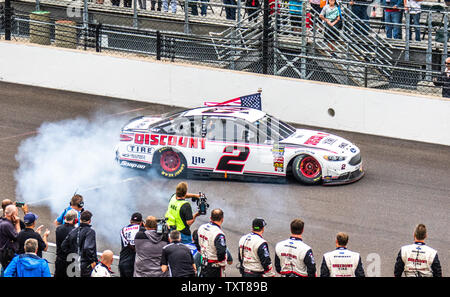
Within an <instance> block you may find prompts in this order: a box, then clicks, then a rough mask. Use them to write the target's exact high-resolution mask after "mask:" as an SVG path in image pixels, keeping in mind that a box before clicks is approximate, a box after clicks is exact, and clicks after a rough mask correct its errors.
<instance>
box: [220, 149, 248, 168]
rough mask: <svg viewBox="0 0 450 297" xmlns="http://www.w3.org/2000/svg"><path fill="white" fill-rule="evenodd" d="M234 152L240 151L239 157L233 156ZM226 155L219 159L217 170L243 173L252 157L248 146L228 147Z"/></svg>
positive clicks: (225, 151)
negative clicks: (249, 158) (249, 156)
mask: <svg viewBox="0 0 450 297" xmlns="http://www.w3.org/2000/svg"><path fill="white" fill-rule="evenodd" d="M234 151H239V154H238V155H233V153H234ZM223 153H224V155H223V156H222V157H221V158H220V159H219V163H217V166H216V170H218V171H231V172H242V171H244V166H245V162H246V161H247V159H248V155H250V148H248V147H246V146H235V145H229V146H226V147H225V148H224V150H223Z"/></svg>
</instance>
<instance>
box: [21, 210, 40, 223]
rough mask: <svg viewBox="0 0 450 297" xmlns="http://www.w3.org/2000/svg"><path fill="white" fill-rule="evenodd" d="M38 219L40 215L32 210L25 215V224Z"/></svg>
mask: <svg viewBox="0 0 450 297" xmlns="http://www.w3.org/2000/svg"><path fill="white" fill-rule="evenodd" d="M37 219H38V216H37V215H35V214H34V213H32V212H29V213H27V214H26V215H25V216H24V217H23V222H24V223H25V224H33V223H34V221H36V220H37Z"/></svg>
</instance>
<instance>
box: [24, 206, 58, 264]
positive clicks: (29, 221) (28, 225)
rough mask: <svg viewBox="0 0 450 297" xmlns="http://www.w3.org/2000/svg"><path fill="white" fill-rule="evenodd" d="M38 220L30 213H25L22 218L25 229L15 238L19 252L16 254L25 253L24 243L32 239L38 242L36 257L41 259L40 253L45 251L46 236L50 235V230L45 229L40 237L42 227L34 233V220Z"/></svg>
mask: <svg viewBox="0 0 450 297" xmlns="http://www.w3.org/2000/svg"><path fill="white" fill-rule="evenodd" d="M37 219H38V216H37V215H35V214H34V213H32V212H29V213H27V214H26V215H25V216H24V217H23V222H24V223H25V229H23V230H22V231H20V232H19V235H18V236H17V243H18V245H19V250H18V251H17V253H18V254H23V253H25V250H24V247H25V241H26V240H27V239H28V238H34V239H36V240H37V242H38V250H37V253H36V254H37V255H38V257H40V258H42V252H43V251H46V250H47V248H48V240H47V238H48V235H49V234H50V230H48V229H46V230H45V232H44V235H43V236H42V237H41V231H42V228H43V227H44V226H43V225H41V226H39V227H38V228H37V229H36V231H34V228H35V227H36V220H37Z"/></svg>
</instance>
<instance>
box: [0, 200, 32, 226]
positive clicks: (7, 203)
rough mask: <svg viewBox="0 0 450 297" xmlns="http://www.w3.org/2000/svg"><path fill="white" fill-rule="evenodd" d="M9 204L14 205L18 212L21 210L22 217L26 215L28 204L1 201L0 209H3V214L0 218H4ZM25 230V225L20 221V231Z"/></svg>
mask: <svg viewBox="0 0 450 297" xmlns="http://www.w3.org/2000/svg"><path fill="white" fill-rule="evenodd" d="M11 204H15V205H16V207H17V208H18V209H19V208H20V210H22V212H23V215H24V216H25V215H26V214H27V213H28V204H26V203H23V202H17V201H16V202H15V203H14V202H13V201H12V200H11V199H3V200H2V209H3V213H2V217H5V209H6V207H7V206H8V205H11ZM23 229H25V223H24V222H23V221H22V220H21V221H20V230H23Z"/></svg>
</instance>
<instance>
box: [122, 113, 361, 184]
mask: <svg viewBox="0 0 450 297" xmlns="http://www.w3.org/2000/svg"><path fill="white" fill-rule="evenodd" d="M116 159H117V161H118V162H119V164H120V165H121V166H125V167H130V168H137V169H147V168H149V167H150V166H151V167H153V168H155V169H156V170H157V172H159V174H161V175H162V176H165V177H168V178H176V177H181V176H186V174H187V173H189V174H192V175H193V176H207V177H212V178H217V177H219V178H239V179H243V178H246V177H276V178H280V177H281V178H285V177H286V176H287V175H291V174H292V175H293V176H294V177H295V178H296V179H297V180H298V181H300V182H302V183H305V184H318V183H323V184H324V185H329V184H342V183H350V182H354V181H357V180H359V179H360V178H362V177H363V176H364V171H363V168H362V159H361V155H360V150H359V148H358V147H357V146H355V145H354V144H352V143H351V142H349V141H347V140H345V139H343V138H341V137H339V136H336V135H332V134H329V133H324V132H319V131H312V130H305V129H296V128H294V127H292V126H291V125H289V124H286V123H284V122H282V121H280V120H278V119H276V118H274V117H272V116H270V115H268V114H267V113H265V112H263V111H260V110H257V109H252V108H246V107H235V106H214V107H199V108H194V109H188V110H184V111H181V112H177V113H173V114H170V115H166V116H159V117H154V116H141V117H138V118H134V119H132V120H131V121H129V122H128V123H127V124H126V125H125V126H124V127H123V128H122V131H121V134H120V142H119V144H118V145H117V147H116Z"/></svg>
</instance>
